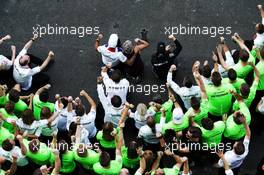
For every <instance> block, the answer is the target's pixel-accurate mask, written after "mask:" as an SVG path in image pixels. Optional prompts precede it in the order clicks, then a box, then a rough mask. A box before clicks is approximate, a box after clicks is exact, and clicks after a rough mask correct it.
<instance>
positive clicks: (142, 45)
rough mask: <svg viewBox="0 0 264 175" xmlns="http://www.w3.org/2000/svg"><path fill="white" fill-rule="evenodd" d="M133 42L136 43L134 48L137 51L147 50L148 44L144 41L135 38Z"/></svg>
mask: <svg viewBox="0 0 264 175" xmlns="http://www.w3.org/2000/svg"><path fill="white" fill-rule="evenodd" d="M135 42H136V43H137V45H136V46H135V47H137V48H138V49H139V51H141V50H143V49H145V48H147V47H148V46H149V43H148V42H147V41H145V40H142V39H139V38H136V39H135Z"/></svg>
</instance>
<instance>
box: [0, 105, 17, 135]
mask: <svg viewBox="0 0 264 175" xmlns="http://www.w3.org/2000/svg"><path fill="white" fill-rule="evenodd" d="M14 109H15V104H14V103H13V102H12V101H9V102H7V103H6V105H5V108H1V109H0V113H2V117H3V118H4V120H5V121H4V123H3V127H4V128H6V129H8V131H9V132H10V133H13V134H14V132H15V128H14V126H13V124H12V122H16V120H17V119H18V118H17V116H16V115H15V114H14ZM7 120H9V121H7Z"/></svg>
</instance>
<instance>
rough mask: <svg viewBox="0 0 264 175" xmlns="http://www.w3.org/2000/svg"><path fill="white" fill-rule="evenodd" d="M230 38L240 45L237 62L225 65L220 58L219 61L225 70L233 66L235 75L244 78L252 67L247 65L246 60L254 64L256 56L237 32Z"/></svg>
mask: <svg viewBox="0 0 264 175" xmlns="http://www.w3.org/2000/svg"><path fill="white" fill-rule="evenodd" d="M232 39H233V40H234V41H235V42H236V43H237V44H238V45H239V46H240V51H239V62H238V63H236V64H235V65H234V66H232V67H229V66H228V65H226V64H225V63H224V62H223V59H222V58H221V59H220V62H221V64H222V66H223V67H224V69H225V70H229V69H230V68H233V69H234V70H235V71H236V73H237V77H239V78H242V79H245V78H247V76H248V74H249V73H250V72H251V71H252V70H253V68H252V67H251V66H250V65H248V62H252V63H253V64H255V61H256V58H255V57H254V56H253V55H252V54H251V52H250V50H249V49H248V48H247V46H246V45H245V44H244V41H243V40H242V38H241V37H240V36H239V35H238V34H237V33H235V34H234V36H232Z"/></svg>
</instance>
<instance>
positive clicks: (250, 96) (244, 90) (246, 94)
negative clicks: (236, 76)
mask: <svg viewBox="0 0 264 175" xmlns="http://www.w3.org/2000/svg"><path fill="white" fill-rule="evenodd" d="M249 64H250V65H251V66H252V67H253V68H254V72H255V75H256V76H255V79H254V81H253V84H252V86H251V87H250V88H249V86H248V84H246V83H243V84H242V85H241V87H240V92H241V95H242V98H243V101H244V103H245V104H246V105H247V107H248V108H249V107H250V105H251V103H252V101H253V100H254V98H255V95H256V91H257V87H258V83H259V77H260V73H259V71H258V69H257V68H256V66H255V65H254V64H252V63H249ZM238 109H239V105H238V102H237V100H236V101H235V102H234V104H233V111H236V110H238Z"/></svg>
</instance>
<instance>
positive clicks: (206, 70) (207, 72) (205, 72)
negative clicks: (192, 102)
mask: <svg viewBox="0 0 264 175" xmlns="http://www.w3.org/2000/svg"><path fill="white" fill-rule="evenodd" d="M211 72H212V70H211V68H210V66H209V65H205V66H204V67H203V72H202V74H203V76H204V77H205V78H209V77H210V76H211Z"/></svg>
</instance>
